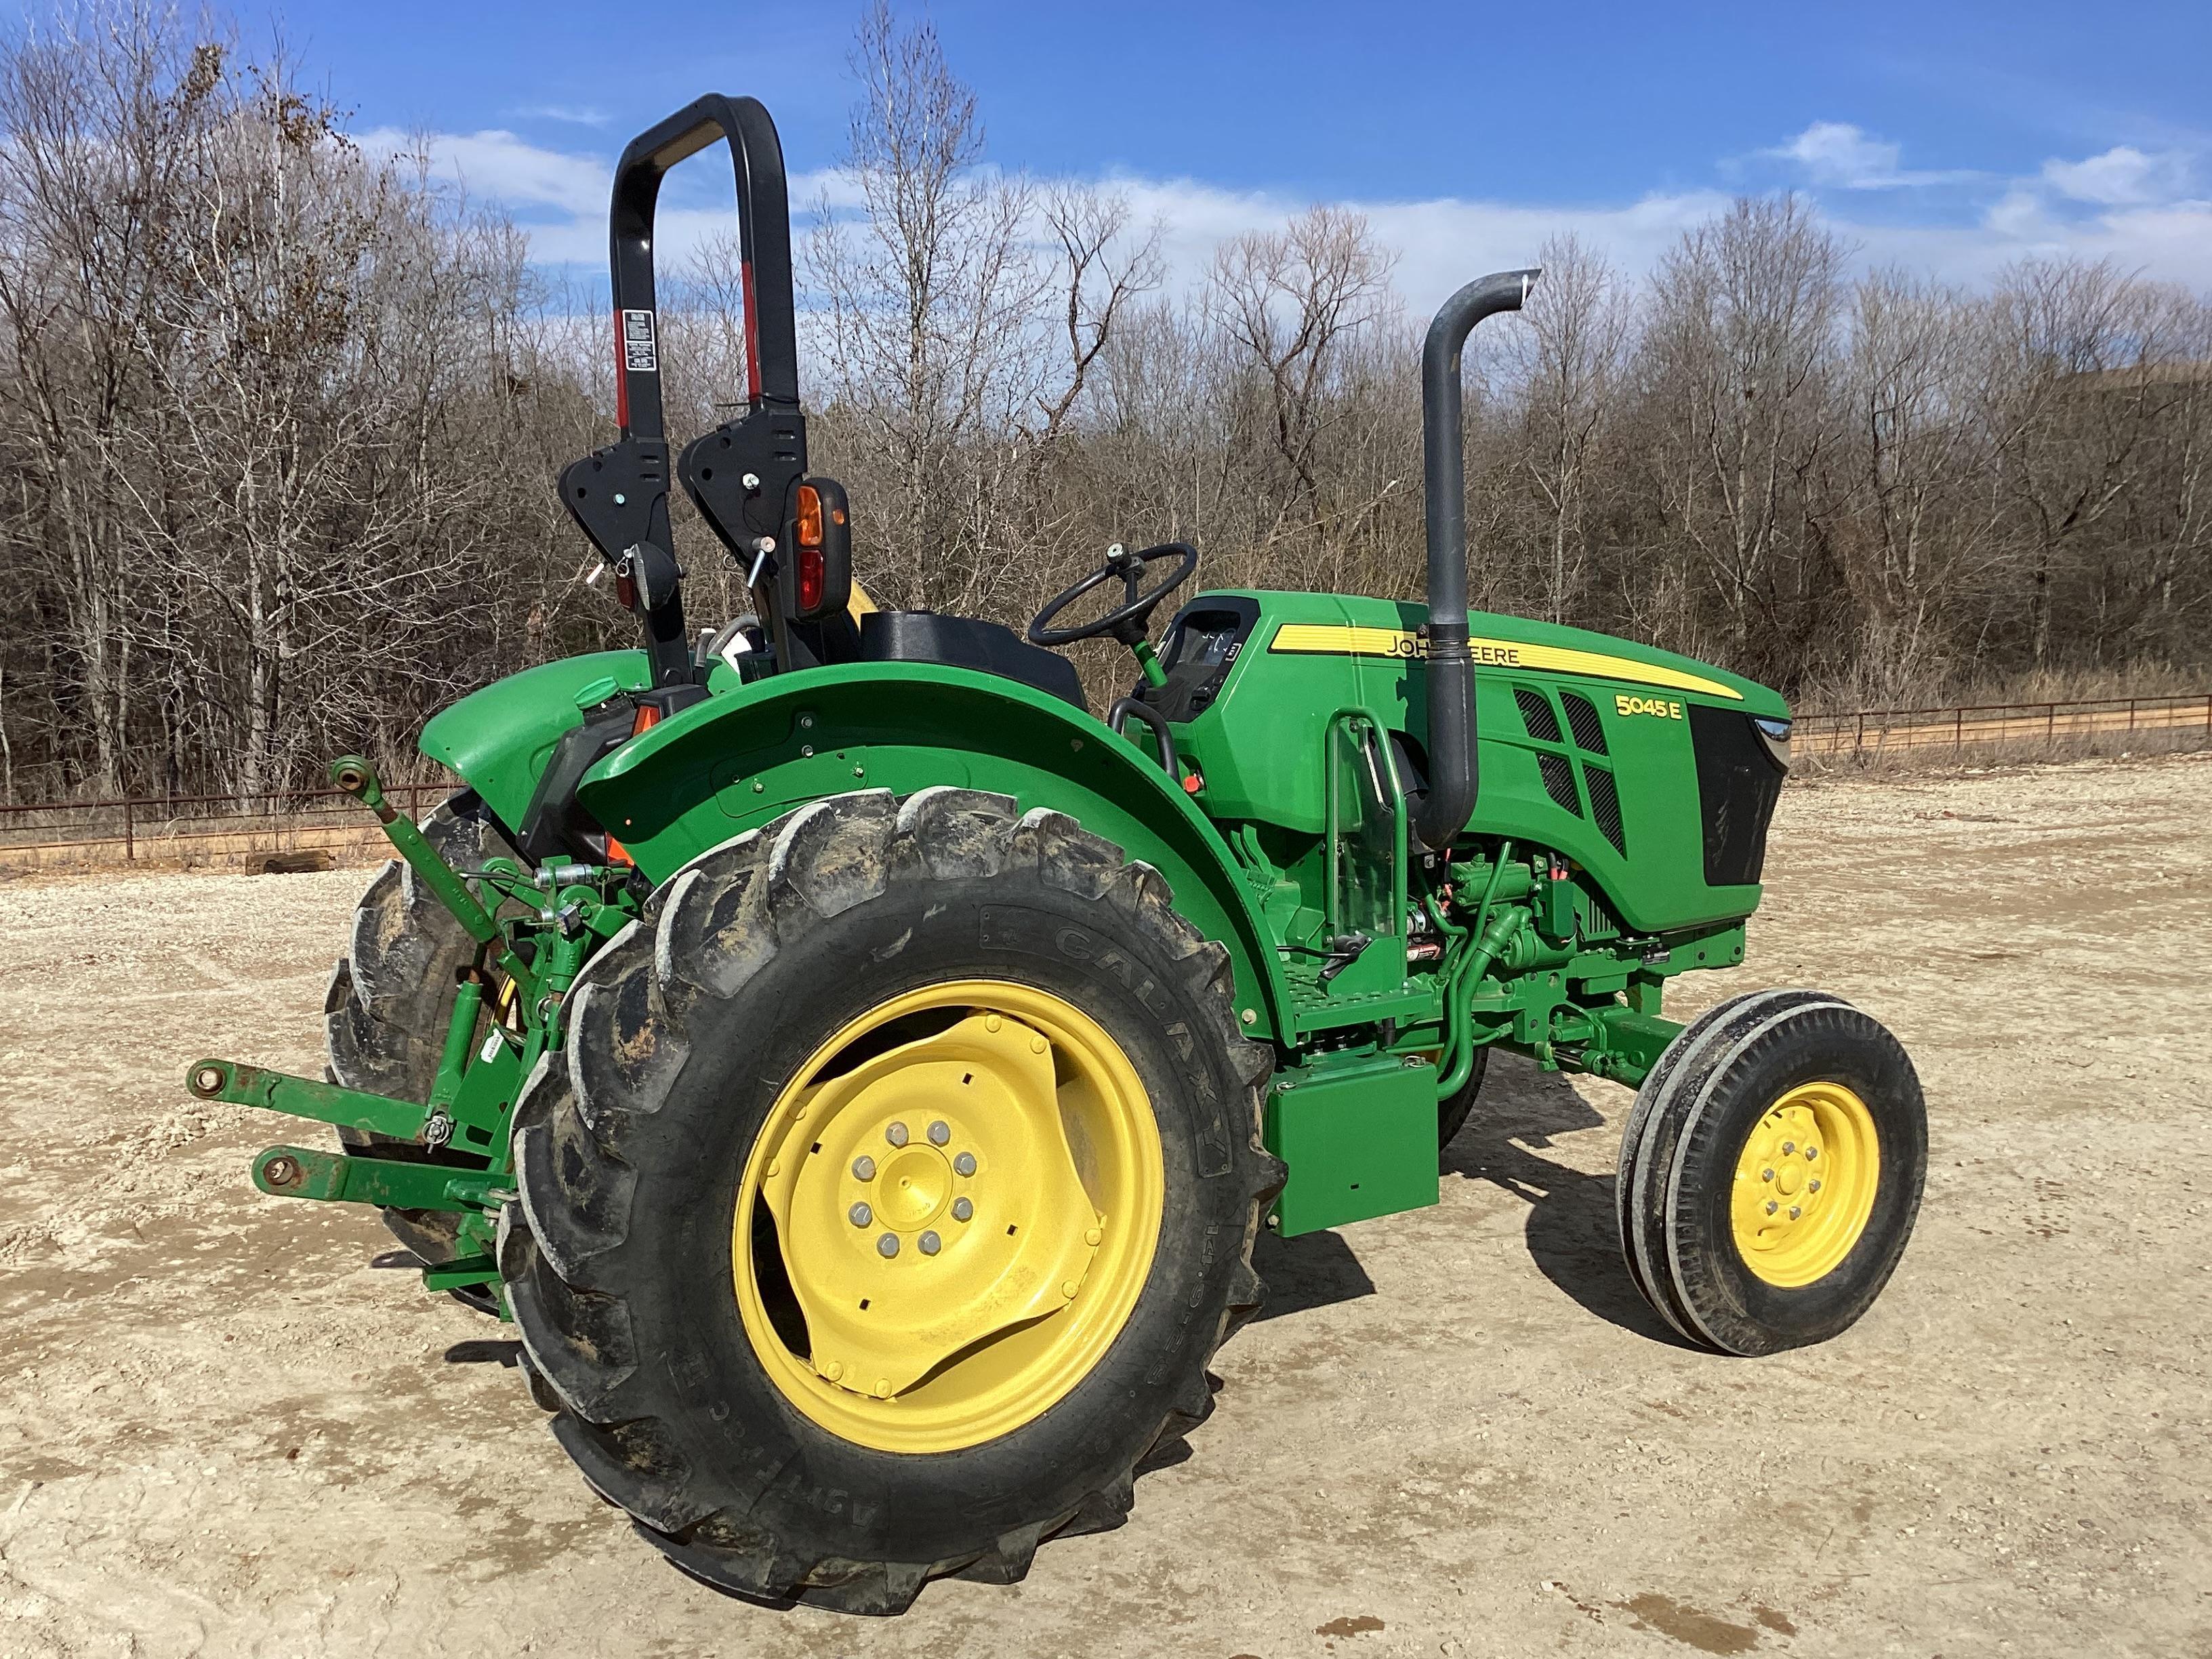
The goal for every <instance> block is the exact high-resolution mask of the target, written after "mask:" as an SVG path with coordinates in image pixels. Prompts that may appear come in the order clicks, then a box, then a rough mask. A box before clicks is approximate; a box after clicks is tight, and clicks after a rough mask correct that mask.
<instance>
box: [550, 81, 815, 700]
mask: <svg viewBox="0 0 2212 1659" xmlns="http://www.w3.org/2000/svg"><path fill="white" fill-rule="evenodd" d="M715 143H727V144H728V145H729V147H730V155H731V161H732V166H733V167H734V169H735V173H736V182H737V193H738V258H739V262H740V263H739V270H738V275H739V278H740V283H741V288H742V290H743V294H744V325H745V326H744V338H745V403H746V411H745V413H744V415H743V416H740V417H739V418H738V419H737V420H735V421H731V422H725V423H723V424H722V425H721V426H720V427H717V428H715V429H714V431H712V432H709V433H707V434H705V435H702V436H701V437H699V438H697V439H695V440H694V441H692V442H691V443H690V444H688V445H686V446H685V447H684V453H683V454H682V456H681V457H680V458H678V464H677V469H676V471H677V476H678V478H679V479H680V480H681V481H682V483H683V485H684V492H685V493H686V494H687V495H690V497H691V499H692V501H693V502H694V503H695V504H696V505H697V507H698V508H699V511H700V513H701V515H702V517H703V518H705V520H707V523H708V526H709V527H710V528H712V529H713V530H714V533H715V534H716V535H717V536H718V537H720V538H721V540H722V542H723V543H724V544H726V546H727V547H728V548H729V550H731V552H732V554H734V555H736V556H737V557H738V559H739V561H740V562H742V563H744V565H745V566H746V568H748V570H750V571H752V572H755V573H756V574H757V573H758V572H759V571H761V570H762V569H764V568H772V566H771V565H770V561H772V559H773V557H774V555H775V544H776V537H777V535H778V533H779V532H780V531H781V527H782V526H783V525H784V523H785V522H786V520H787V518H788V517H789V514H790V511H791V501H792V495H793V490H794V489H795V488H796V486H797V484H798V482H799V479H800V478H801V477H803V476H805V471H806V422H805V416H802V415H801V414H800V413H799V337H798V323H797V315H796V307H795V304H794V301H793V290H792V275H791V210H790V203H789V200H788V197H787V187H786V185H785V182H784V171H783V145H782V143H781V140H780V139H778V138H777V137H776V131H775V122H774V121H772V120H770V119H769V112H768V111H767V110H766V109H764V108H763V107H762V106H761V105H760V104H759V102H758V101H757V100H754V99H750V98H729V97H726V96H724V95H722V94H720V93H710V94H708V95H707V96H706V97H703V98H700V99H697V100H694V101H693V102H691V103H690V104H687V105H685V106H684V107H683V108H682V109H680V110H678V111H677V112H675V113H674V114H673V115H671V116H670V117H668V118H667V119H665V120H664V121H661V122H659V123H658V124H656V125H653V126H651V127H648V128H647V129H646V131H643V132H641V133H640V134H639V135H638V136H637V137H635V138H633V139H631V140H630V141H629V143H628V144H627V145H626V146H624V147H623V153H622V159H621V160H620V161H617V163H616V165H615V182H614V195H613V202H612V205H611V210H610V214H609V234H608V242H609V248H608V256H609V257H608V264H609V268H610V270H611V276H612V282H613V289H614V307H615V315H614V331H615V337H614V348H615V417H616V420H617V422H618V424H619V425H620V427H621V429H622V431H621V436H620V438H619V439H618V440H617V441H616V442H615V443H613V444H611V445H610V446H608V447H606V448H605V449H599V450H594V451H593V452H592V453H591V454H589V455H586V456H585V457H584V458H583V459H581V460H578V461H574V462H572V463H571V464H570V465H568V466H567V467H566V468H564V469H563V470H562V473H561V486H560V487H561V499H562V501H563V502H565V503H566V504H567V506H568V511H569V513H571V514H572V515H574V518H575V520H576V522H577V523H578V524H579V525H580V526H582V528H583V531H584V533H585V534H586V536H588V537H590V538H591V539H592V544H594V545H595V546H597V547H598V548H599V551H600V552H601V554H603V555H604V556H605V557H606V558H607V559H608V560H609V561H610V562H611V563H612V564H613V565H614V567H615V571H616V580H617V586H618V589H619V590H620V591H621V592H622V593H623V598H624V599H625V601H626V602H627V603H628V604H629V605H630V607H631V609H633V610H635V611H636V612H637V613H638V617H639V619H640V620H641V622H642V623H644V626H645V636H646V639H645V643H646V650H647V653H648V654H649V655H650V656H651V658H652V659H653V684H655V685H656V686H665V685H674V684H687V683H689V682H690V681H691V680H692V679H693V678H695V677H696V671H695V669H694V666H693V663H692V659H691V647H690V640H689V639H688V638H687V637H686V635H685V630H684V601H683V595H682V591H681V589H682V578H683V574H684V573H683V570H682V569H681V568H680V567H678V564H677V562H676V556H675V549H674V545H673V538H672V537H671V533H670V529H669V521H668V474H669V466H668V436H667V428H666V426H665V422H664V418H663V411H662V404H661V395H660V319H659V309H658V304H657V301H656V297H655V295H654V291H653V217H654V213H655V210H656V209H657V207H658V206H659V199H660V181H661V180H662V179H664V178H665V177H666V176H667V173H668V171H669V169H670V168H671V167H674V166H675V165H676V164H677V163H678V162H679V161H684V160H686V159H687V158H689V157H690V156H693V155H697V154H698V153H699V152H700V151H701V150H702V149H708V148H709V147H710V146H712V145H714V144H715Z"/></svg>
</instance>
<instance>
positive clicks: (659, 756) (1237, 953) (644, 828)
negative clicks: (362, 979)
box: [577, 663, 1290, 1036]
mask: <svg viewBox="0 0 2212 1659" xmlns="http://www.w3.org/2000/svg"><path fill="white" fill-rule="evenodd" d="M934 784H948V785H953V786H957V787H965V788H971V789H985V790H990V791H993V792H994V793H999V794H1003V795H1011V796H1012V797H1013V798H1014V799H1015V800H1016V801H1017V802H1018V804H1019V805H1020V808H1021V810H1022V811H1025V812H1026V811H1030V810H1031V809H1033V808H1036V807H1040V806H1043V807H1050V808H1052V809H1053V810H1054V811H1061V812H1065V813H1066V814H1067V815H1068V816H1070V817H1073V818H1075V819H1076V820H1077V821H1079V823H1081V824H1082V825H1083V826H1084V828H1085V829H1089V830H1091V831H1092V832H1094V833H1095V834H1097V835H1100V836H1104V837H1105V838H1106V839H1107V840H1109V841H1110V842H1115V844H1116V845H1117V846H1119V847H1120V848H1121V849H1122V851H1123V852H1125V853H1126V854H1128V856H1129V857H1131V858H1133V859H1139V860H1143V861H1144V862H1145V863H1146V864H1149V865H1151V866H1153V867H1154V868H1155V869H1157V870H1158V872H1160V873H1161V875H1163V876H1164V877H1165V878H1167V881H1168V883H1169V885H1170V887H1171V888H1172V889H1173V890H1174V893H1175V903H1176V909H1177V910H1179V911H1180V912H1181V913H1182V915H1184V916H1185V917H1187V918H1188V920H1189V921H1191V922H1192V924H1193V925H1194V926H1195V927H1197V928H1198V929H1199V930H1200V932H1201V933H1204V934H1205V935H1206V937H1207V938H1208V939H1216V940H1218V941H1219V942H1220V943H1221V944H1222V945H1223V946H1225V948H1226V949H1227V951H1228V952H1229V955H1230V960H1231V963H1232V965H1233V967H1234V969H1235V972H1236V977H1237V1006H1238V1008H1239V1010H1240V1011H1241V1012H1243V1013H1244V1014H1245V1017H1246V1018H1247V1019H1248V1021H1249V1024H1248V1025H1247V1030H1249V1033H1250V1034H1251V1035H1252V1036H1273V1035H1274V1034H1275V1032H1276V1031H1278V1030H1286V1029H1288V1025H1289V1018H1288V1016H1289V1012H1290V1000H1289V993H1288V988H1287V987H1286V986H1285V984H1284V982H1283V979H1282V975H1281V972H1280V969H1279V965H1278V964H1277V963H1276V959H1275V954H1274V951H1273V950H1272V949H1271V948H1269V943H1268V940H1269V935H1268V934H1267V932H1266V931H1265V929H1264V928H1263V927H1262V926H1261V921H1260V918H1259V915H1258V913H1257V911H1256V909H1255V908H1254V906H1253V904H1252V902H1250V900H1249V898H1248V896H1247V894H1246V890H1245V888H1244V884H1243V881H1242V879H1241V878H1240V877H1239V875H1238V872H1237V863H1236V860H1235V858H1234V857H1233V855H1232V854H1231V852H1230V850H1229V848H1228V846H1227V844H1226V843H1225V842H1223V840H1222V839H1221V836H1220V835H1219V834H1218V832H1217V831H1216V830H1215V829H1214V827H1213V825H1212V823H1210V822H1209V821H1208V820H1207V819H1206V816H1205V814H1203V813H1202V812H1200V811H1199V810H1198V808H1197V807H1196V806H1195V805H1194V804H1193V803H1192V802H1191V800H1190V799H1189V797H1188V795H1186V794H1185V793H1183V790H1182V787H1181V786H1180V785H1179V784H1178V783H1177V782H1176V781H1175V780H1174V779H1171V778H1170V777H1169V776H1168V775H1167V774H1166V773H1165V772H1164V771H1163V770H1162V769H1161V768H1160V766H1159V764H1158V762H1157V761H1155V760H1152V759H1148V758H1147V757H1145V756H1143V755H1141V754H1139V752H1138V750H1136V749H1134V748H1133V747H1132V746H1131V745H1130V744H1128V743H1127V741H1125V740H1124V739H1123V738H1120V737H1117V736H1116V735H1115V733H1113V732H1110V731H1109V730H1108V729H1107V728H1106V727H1105V726H1103V725H1101V724H1100V723H1099V722H1098V721H1097V720H1094V719H1092V718H1091V715H1089V714H1085V713H1084V712H1083V711H1082V710H1080V709H1078V708H1074V707H1073V706H1072V705H1070V704H1068V703H1065V702H1060V700H1059V699H1058V698H1056V697H1053V696H1048V695H1047V694H1045V693H1043V692H1041V691H1036V690H1032V689H1031V688H1030V687H1028V686H1026V685H1024V684H1020V683H1019V682H1018V681H1014V680H1009V679H1005V678H999V677H997V676H994V675H987V674H980V673H975V672H971V671H968V670H966V669H960V668H950V667H945V666H943V665H937V664H925V663H881V664H850V665H840V666H837V667H832V668H818V669H808V670H805V671H799V672H794V673H788V674H779V675H776V676H775V677H774V678H770V679H767V680H763V681H759V682H757V683H756V684H751V685H748V686H744V687H741V688H733V689H732V690H728V691H726V692H724V693H723V694H721V695H720V696H714V697H710V698H708V700H707V701H706V702H702V703H697V704H695V705H694V706H693V707H691V708H686V709H684V710H683V711H682V712H681V713H679V714H674V715H672V716H671V717H670V718H669V719H667V720H664V721H662V722H661V723H660V724H659V725H658V726H654V727H653V728H652V729H651V730H650V731H648V732H644V733H642V734H641V735H640V736H638V737H636V738H632V739H631V740H630V741H629V743H626V744H623V746H622V747H621V748H620V749H617V750H615V751H614V752H613V753H612V754H611V755H609V756H608V757H606V758H605V759H604V760H602V761H600V762H599V763H598V764H597V765H596V766H594V767H593V768H592V769H591V770H590V771H589V772H587V773H586V775H585V776H584V781H583V783H582V785H581V787H580V788H579V790H578V792H577V795H578V799H580V801H581V802H582V803H583V805H584V806H585V808H586V810H587V811H590V812H591V814H592V817H594V818H596V819H597V820H598V821H599V823H602V824H604V825H605V826H606V828H607V829H608V830H609V831H610V832H611V833H612V834H613V835H614V836H617V837H618V838H619V839H620V840H621V842H622V843H623V846H624V847H625V848H628V849H629V854H630V856H631V857H632V858H634V859H635V860H637V865H638V867H639V869H641V871H643V872H645V874H646V875H647V877H649V878H651V879H652V880H653V881H654V882H655V883H659V882H662V881H665V880H666V879H668V878H669V877H670V876H671V875H672V874H674V873H675V872H677V871H678V870H679V869H681V868H682V867H683V866H684V865H685V864H688V863H689V862H690V860H693V859H694V858H696V857H697V856H698V855H699V854H702V853H703V852H705V851H707V850H708V848H712V847H717V846H720V844H721V843H722V842H726V841H728V840H730V839H731V838H732V837H733V836H739V835H742V834H744V832H745V831H746V830H748V829H757V828H758V827H759V826H760V825H762V824H763V823H768V822H769V820H771V819H773V818H775V817H779V816H781V814H783V813H785V812H787V811H790V810H791V809H792V808H793V807H794V806H798V805H804V804H805V802H807V801H811V800H818V799H822V798H823V797H824V796H827V795H836V794H842V793H847V792H848V791H852V790H855V789H889V790H890V791H892V792H893V793H896V794H897V795H900V796H906V795H909V794H912V793H914V792H915V791H916V790H918V789H924V788H927V787H930V786H932V785H934Z"/></svg>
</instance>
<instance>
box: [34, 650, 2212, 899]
mask: <svg viewBox="0 0 2212 1659" xmlns="http://www.w3.org/2000/svg"><path fill="white" fill-rule="evenodd" d="M2131 732H2140V733H2142V734H2144V735H2145V736H2154V735H2155V736H2161V737H2164V738H2176V737H2179V738H2194V737H2197V736H2202V737H2203V738H2204V739H2205V740H2206V741H2207V742H2212V691H2203V692H2196V691H2192V692H2189V693H2186V694H2183V695H2179V696H2157V697H2095V698H2086V699H2081V700H2078V701H2074V702H2065V701H2060V702H2002V703H1974V704H1967V705H1964V706H1960V707H1956V708H1866V709H1858V710H1854V711H1853V712H1851V713H1850V714H1801V715H1799V716H1798V717H1797V720H1796V726H1795V729H1794V731H1793V732H1792V734H1791V735H1792V740H1793V741H1792V746H1793V747H1794V748H1795V749H1796V751H1797V752H1798V753H1799V754H1801V755H1806V756H1820V757H1834V756H1856V757H1878V756H1881V755H1884V754H1890V753H1911V754H1916V755H1919V754H1924V753H1925V752H1926V751H1927V750H1930V749H1936V750H1942V749H1948V750H1951V751H1953V752H1954V753H1963V752H1964V751H1965V750H1967V749H1970V748H1982V747H1990V746H2005V745H2010V746H2018V745H2033V744H2057V743H2060V742H2064V741H2069V740H2081V739H2087V738H2109V737H2113V736H2118V735H2123V734H2126V733H2131ZM452 788H453V785H452V784H451V783H450V782H433V783H398V784H387V785H386V786H385V793H386V794H387V795H389V796H390V797H391V798H392V804H393V805H395V806H399V807H402V808H404V810H405V811H408V812H409V813H410V814H411V815H413V816H414V817H417V818H419V817H422V814H423V812H424V811H427V810H428V808H429V807H430V806H431V805H435V803H436V802H437V801H438V800H440V799H442V798H443V797H444V796H445V795H446V794H447V793H448V792H449V791H450V790H451V789H452ZM384 848H385V842H384V837H383V836H382V835H381V834H380V832H379V830H378V829H377V825H376V822H375V820H374V818H372V817H370V816H369V815H368V813H367V812H365V811H362V808H361V805H360V804H359V803H358V802H357V801H356V800H355V799H354V798H353V797H352V796H350V795H348V794H345V793H343V792H341V791H339V790H336V789H286V790H270V791H266V792H264V793H258V794H247V795H177V796H167V797H162V796H147V795H137V796H128V797H118V798H115V799H106V800H82V801H62V802H56V803H52V804H48V805H31V806H11V805H0V866H12V867H15V868H18V869H21V868H26V867H28V868H33V869H35V868H41V867H50V866H85V865H102V864H122V865H133V864H149V863H160V864H176V863H185V864H191V863H208V864H233V865H235V864H250V863H252V862H253V861H255V860H269V859H271V858H280V857H288V856H289V857H305V858H308V859H314V858H317V857H319V856H327V857H328V858H329V859H331V860H337V859H339V858H343V857H346V856H349V855H355V854H381V853H382V852H383V851H384Z"/></svg>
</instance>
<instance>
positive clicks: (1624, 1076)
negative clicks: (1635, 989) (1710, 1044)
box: [1583, 1006, 1682, 1088]
mask: <svg viewBox="0 0 2212 1659" xmlns="http://www.w3.org/2000/svg"><path fill="white" fill-rule="evenodd" d="M1589 1020H1590V1024H1591V1025H1592V1026H1593V1027H1594V1028H1595V1037H1594V1040H1593V1041H1592V1042H1591V1043H1590V1045H1589V1049H1588V1050H1587V1051H1586V1052H1585V1053H1584V1054H1583V1070H1584V1071H1586V1072H1592V1073H1595V1074H1596V1075H1598V1076H1599V1077H1609V1078H1611V1079H1613V1081H1614V1082H1616V1083H1626V1085H1628V1086H1629V1087H1631V1088H1634V1087H1635V1086H1636V1085H1638V1084H1640V1083H1642V1082H1643V1081H1644V1079H1645V1078H1647V1077H1649V1076H1650V1074H1651V1068H1652V1067H1653V1066H1656V1065H1657V1064H1658V1063H1659V1056H1660V1055H1661V1054H1663V1053H1664V1052H1665V1051H1666V1048H1667V1045H1668V1043H1670V1042H1673V1041H1674V1039H1675V1038H1676V1037H1678V1036H1680V1035H1681V1034H1682V1028H1681V1026H1680V1024H1677V1023H1676V1022H1675V1021H1674V1020H1671V1019H1662V1018H1660V1017H1659V1016H1658V1015H1656V1014H1647V1013H1641V1012H1638V1011H1637V1010H1635V1009H1633V1008H1626V1007H1620V1006H1613V1007H1610V1008H1593V1009H1591V1010H1590V1011H1589Z"/></svg>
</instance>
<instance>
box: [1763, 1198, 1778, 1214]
mask: <svg viewBox="0 0 2212 1659" xmlns="http://www.w3.org/2000/svg"><path fill="white" fill-rule="evenodd" d="M1781 1207H1782V1206H1780V1205H1779V1204H1777V1203H1776V1202H1775V1201H1774V1200H1772V1199H1771V1198H1770V1199H1768V1200H1766V1212H1767V1214H1769V1215H1772V1214H1773V1213H1774V1212H1776V1211H1777V1210H1778V1209H1780V1208H1781Z"/></svg>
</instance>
